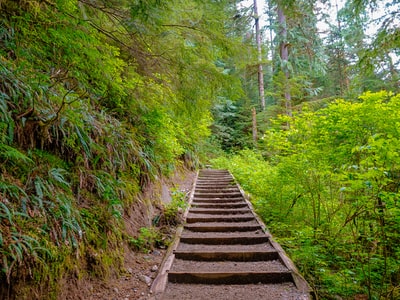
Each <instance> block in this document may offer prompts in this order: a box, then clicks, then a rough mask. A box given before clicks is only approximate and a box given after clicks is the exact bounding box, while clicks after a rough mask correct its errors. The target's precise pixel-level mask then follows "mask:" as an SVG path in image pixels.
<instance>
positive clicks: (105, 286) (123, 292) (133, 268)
mask: <svg viewBox="0 0 400 300" xmlns="http://www.w3.org/2000/svg"><path fill="white" fill-rule="evenodd" d="M194 178H195V172H185V173H184V174H182V173H181V174H177V175H176V176H174V177H173V178H172V179H171V181H170V182H168V183H167V184H164V185H163V186H162V188H161V189H164V192H162V191H161V190H157V191H155V190H149V191H147V193H148V194H151V195H153V196H154V195H156V196H157V197H160V198H161V201H163V202H168V195H167V196H166V195H165V187H166V185H168V186H169V187H175V188H178V189H179V190H181V191H186V192H189V191H190V190H191V189H192V185H193V181H194ZM129 219H134V220H140V219H143V211H140V210H135V209H133V210H132V211H131V212H130V215H129ZM174 230H175V228H171V231H170V233H169V234H170V235H174ZM166 251H167V249H154V250H152V251H150V252H149V253H142V252H138V251H134V250H132V249H130V248H129V247H126V249H125V251H124V252H125V257H124V270H125V272H124V274H120V275H119V276H113V277H112V278H109V279H107V280H104V279H97V278H83V279H69V280H68V281H67V282H65V284H64V287H63V289H62V291H61V293H60V294H59V295H58V299H59V300H78V299H79V300H133V299H140V300H145V299H149V298H150V297H151V294H150V286H151V283H152V282H153V280H154V278H155V277H156V276H157V272H158V269H159V267H160V265H161V263H162V261H163V259H164V255H165V253H166Z"/></svg>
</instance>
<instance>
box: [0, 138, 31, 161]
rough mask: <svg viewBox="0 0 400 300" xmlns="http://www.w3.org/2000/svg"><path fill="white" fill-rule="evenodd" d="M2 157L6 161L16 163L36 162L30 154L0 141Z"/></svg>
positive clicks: (0, 155) (0, 156) (0, 157)
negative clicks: (27, 154)
mask: <svg viewBox="0 0 400 300" xmlns="http://www.w3.org/2000/svg"><path fill="white" fill-rule="evenodd" d="M0 159H2V160H3V161H4V163H10V164H13V165H15V164H16V163H17V162H19V163H26V164H29V165H33V164H34V162H33V160H32V159H30V158H29V157H28V156H26V155H25V154H23V153H22V152H20V151H18V150H17V149H16V148H14V147H11V146H8V145H5V144H2V143H0Z"/></svg>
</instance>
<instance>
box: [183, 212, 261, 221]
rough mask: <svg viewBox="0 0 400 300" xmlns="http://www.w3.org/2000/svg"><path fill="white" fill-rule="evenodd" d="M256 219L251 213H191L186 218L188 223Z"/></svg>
mask: <svg viewBox="0 0 400 300" xmlns="http://www.w3.org/2000/svg"><path fill="white" fill-rule="evenodd" d="M252 220H254V216H253V215H250V214H248V215H247V214H246V215H232V216H230V215H213V216H207V215H199V214H197V215H193V214H192V215H191V214H189V215H188V216H187V218H186V223H197V222H199V223H202V222H246V221H252Z"/></svg>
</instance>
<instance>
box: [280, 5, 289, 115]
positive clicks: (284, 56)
mask: <svg viewBox="0 0 400 300" xmlns="http://www.w3.org/2000/svg"><path fill="white" fill-rule="evenodd" d="M278 23H279V28H280V30H279V35H280V37H281V43H280V45H279V55H280V58H281V62H282V71H283V73H284V74H285V84H284V93H285V107H286V113H287V115H288V116H292V96H291V94H290V82H289V77H290V72H289V68H288V61H289V45H288V43H287V28H286V16H285V13H284V12H283V10H282V8H280V7H279V6H278Z"/></svg>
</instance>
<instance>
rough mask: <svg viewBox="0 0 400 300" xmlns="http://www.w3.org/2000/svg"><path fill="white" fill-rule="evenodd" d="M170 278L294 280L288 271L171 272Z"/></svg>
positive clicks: (228, 281) (198, 281)
mask: <svg viewBox="0 0 400 300" xmlns="http://www.w3.org/2000/svg"><path fill="white" fill-rule="evenodd" d="M168 280H169V281H170V282H173V283H196V284H251V283H282V282H293V277H292V274H291V273H290V272H289V271H287V272H268V271H266V272H257V271H254V272H188V271H180V272H173V271H172V272H171V271H170V272H169V273H168Z"/></svg>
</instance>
